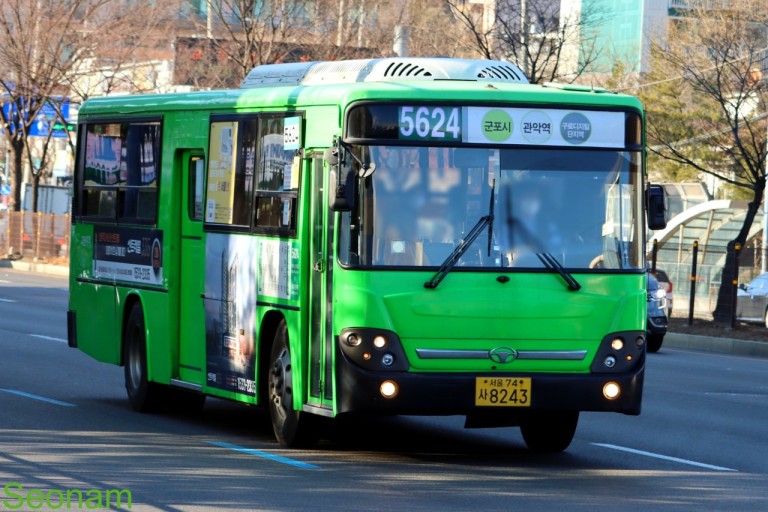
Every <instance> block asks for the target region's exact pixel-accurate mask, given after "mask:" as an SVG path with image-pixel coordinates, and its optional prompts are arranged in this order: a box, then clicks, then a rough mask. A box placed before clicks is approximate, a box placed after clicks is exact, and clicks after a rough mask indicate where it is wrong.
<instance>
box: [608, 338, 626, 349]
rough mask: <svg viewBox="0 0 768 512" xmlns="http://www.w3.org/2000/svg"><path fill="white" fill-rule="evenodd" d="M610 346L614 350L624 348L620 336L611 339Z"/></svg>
mask: <svg viewBox="0 0 768 512" xmlns="http://www.w3.org/2000/svg"><path fill="white" fill-rule="evenodd" d="M611 348H612V349H613V350H615V351H617V352H618V351H619V350H621V349H623V348H624V340H623V339H621V338H614V340H613V341H611Z"/></svg>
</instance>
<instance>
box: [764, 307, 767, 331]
mask: <svg viewBox="0 0 768 512" xmlns="http://www.w3.org/2000/svg"><path fill="white" fill-rule="evenodd" d="M763 325H764V326H766V327H768V308H765V314H764V315H763Z"/></svg>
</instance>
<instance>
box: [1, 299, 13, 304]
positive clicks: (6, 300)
mask: <svg viewBox="0 0 768 512" xmlns="http://www.w3.org/2000/svg"><path fill="white" fill-rule="evenodd" d="M0 302H11V303H13V302H16V301H15V300H12V299H0Z"/></svg>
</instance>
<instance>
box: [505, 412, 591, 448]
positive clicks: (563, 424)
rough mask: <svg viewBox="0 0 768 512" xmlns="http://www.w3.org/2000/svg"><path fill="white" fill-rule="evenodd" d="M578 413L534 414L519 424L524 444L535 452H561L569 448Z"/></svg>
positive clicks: (577, 420) (577, 421) (574, 431)
mask: <svg viewBox="0 0 768 512" xmlns="http://www.w3.org/2000/svg"><path fill="white" fill-rule="evenodd" d="M578 423H579V411H542V412H534V413H531V415H530V416H529V417H527V418H525V420H523V422H522V423H521V424H520V432H521V433H522V434H523V440H524V441H525V444H526V445H527V446H528V448H530V449H531V450H535V451H537V452H561V451H563V450H565V449H566V448H568V446H570V444H571V441H572V440H573V435H574V434H575V433H576V425H577V424H578Z"/></svg>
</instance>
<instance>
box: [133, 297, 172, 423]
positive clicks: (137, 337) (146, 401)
mask: <svg viewBox="0 0 768 512" xmlns="http://www.w3.org/2000/svg"><path fill="white" fill-rule="evenodd" d="M123 334H124V335H123V364H124V367H125V368H124V370H125V390H126V391H127V392H128V401H129V402H130V403H131V407H133V409H134V410H135V411H139V412H155V411H157V410H159V409H160V408H161V407H162V405H163V402H164V400H163V398H164V397H163V391H164V389H163V387H162V386H161V385H160V384H157V383H154V382H150V381H149V379H148V377H147V334H146V329H145V327H144V311H143V310H142V308H141V306H140V305H139V304H135V305H134V306H133V307H132V308H131V312H130V314H129V315H128V321H127V322H126V323H125V332H124V333H123Z"/></svg>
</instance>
